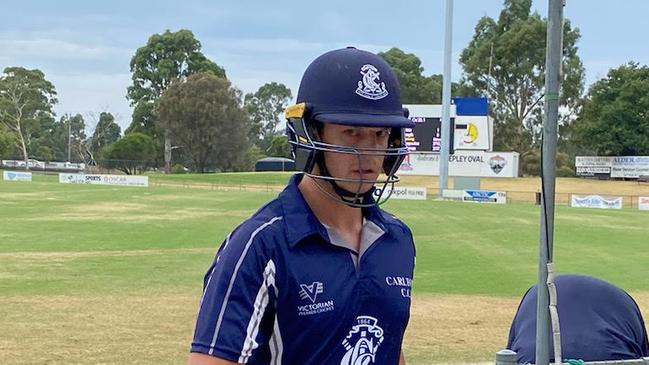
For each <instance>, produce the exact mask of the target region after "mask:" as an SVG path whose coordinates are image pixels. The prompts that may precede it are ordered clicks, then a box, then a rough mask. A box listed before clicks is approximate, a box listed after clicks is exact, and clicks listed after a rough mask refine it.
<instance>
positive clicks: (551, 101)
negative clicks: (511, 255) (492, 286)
mask: <svg viewBox="0 0 649 365" xmlns="http://www.w3.org/2000/svg"><path fill="white" fill-rule="evenodd" d="M563 1H564V0H549V6H548V29H547V49H546V56H545V70H546V72H545V121H544V123H543V146H542V149H543V151H542V155H543V159H542V160H543V162H542V164H543V171H542V179H543V183H542V186H543V191H542V192H541V235H540V240H539V281H538V284H537V285H538V301H537V307H536V310H537V312H536V362H535V363H536V364H537V365H547V364H549V361H550V360H549V359H550V343H549V339H550V311H549V309H548V305H549V293H548V288H547V286H546V281H547V276H548V271H547V263H548V262H552V245H553V233H554V199H555V175H556V153H557V119H558V116H559V87H560V83H561V80H560V70H561V54H562V50H561V25H562V19H563ZM561 361H562V359H555V362H558V363H561Z"/></svg>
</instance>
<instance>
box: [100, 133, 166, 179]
mask: <svg viewBox="0 0 649 365" xmlns="http://www.w3.org/2000/svg"><path fill="white" fill-rule="evenodd" d="M101 156H102V157H101V158H100V161H101V162H100V163H101V164H102V165H103V166H104V167H107V168H115V169H118V170H120V171H123V172H124V173H125V174H127V175H135V174H137V172H138V170H139V171H140V172H141V171H142V170H143V169H145V168H146V167H148V166H149V164H150V163H151V161H153V158H154V157H155V144H154V143H153V139H152V138H151V137H149V136H147V135H146V134H144V133H139V132H133V133H130V134H127V135H125V136H124V138H122V139H120V140H119V141H117V142H115V143H113V144H112V145H110V146H108V147H107V148H106V150H105V151H104V152H103V153H102V154H101Z"/></svg>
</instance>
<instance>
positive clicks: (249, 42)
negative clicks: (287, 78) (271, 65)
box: [203, 38, 327, 53]
mask: <svg viewBox="0 0 649 365" xmlns="http://www.w3.org/2000/svg"><path fill="white" fill-rule="evenodd" d="M326 47H327V45H326V44H325V43H320V42H304V41H300V40H297V39H287V38H274V39H214V38H212V39H207V40H205V41H203V50H205V49H219V50H227V51H236V52H244V53H245V52H255V53H257V52H263V53H287V52H309V51H314V50H320V49H324V48H326Z"/></svg>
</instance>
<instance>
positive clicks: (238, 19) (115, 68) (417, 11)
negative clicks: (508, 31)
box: [0, 0, 649, 130]
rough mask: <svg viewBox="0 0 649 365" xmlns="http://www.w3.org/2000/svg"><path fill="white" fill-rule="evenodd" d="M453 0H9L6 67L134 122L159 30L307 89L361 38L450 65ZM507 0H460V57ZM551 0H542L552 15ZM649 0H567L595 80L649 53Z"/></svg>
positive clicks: (237, 70)
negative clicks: (141, 74) (332, 54)
mask: <svg viewBox="0 0 649 365" xmlns="http://www.w3.org/2000/svg"><path fill="white" fill-rule="evenodd" d="M445 3H446V1H445V0H428V1H424V0H401V1H394V0H392V1H386V0H383V1H366V0H327V1H304V0H303V1H295V0H274V1H264V0H251V1H246V0H238V1H233V0H231V1H215V0H212V1H207V0H184V1H182V2H181V1H167V0H157V1H150V0H142V1H135V0H128V1H126V0H111V1H81V0H77V1H71V0H57V1H47V0H40V1H36V0H21V1H15V0H14V1H2V7H1V8H2V13H3V15H4V16H3V21H2V22H0V71H1V70H2V69H4V68H5V67H8V66H21V67H26V68H30V69H33V68H38V69H40V70H42V71H43V72H44V73H45V76H46V78H47V79H48V80H49V81H51V82H52V83H53V84H54V86H55V87H56V90H57V93H58V100H59V102H58V104H57V105H56V107H55V112H56V114H57V116H59V117H60V116H61V115H63V114H65V113H71V114H77V113H80V114H82V115H83V116H84V118H85V120H86V124H87V125H88V128H89V129H90V130H91V129H92V128H94V126H93V125H94V124H96V121H97V119H98V115H99V113H100V112H103V111H108V112H111V113H113V114H114V115H115V117H116V121H117V122H118V124H119V125H120V126H121V127H122V129H125V128H126V127H127V126H128V125H129V124H130V121H131V113H132V108H131V107H130V105H129V102H128V101H127V100H126V96H125V95H126V88H127V87H128V86H129V85H130V84H131V73H130V70H129V62H130V59H131V57H132V56H133V55H134V54H135V51H136V50H137V48H139V47H142V46H144V45H145V44H146V42H147V39H148V38H149V37H150V36H151V35H152V34H155V33H162V32H164V31H165V30H167V29H169V30H171V31H177V30H179V29H189V30H191V31H192V32H193V33H194V35H195V37H196V38H197V39H198V40H199V41H200V42H201V44H202V51H203V53H204V54H205V55H206V56H207V57H208V58H210V59H211V60H213V61H214V62H216V63H217V64H219V65H220V66H222V67H224V68H225V70H226V73H227V77H228V79H230V81H231V82H232V83H233V84H234V85H235V86H236V87H238V88H239V89H241V90H242V91H243V92H245V93H248V92H254V91H256V90H257V89H258V88H259V87H260V86H262V85H263V84H265V83H267V82H273V81H275V82H280V83H283V84H285V85H286V86H288V87H289V88H290V89H291V90H292V91H293V93H294V94H293V96H294V97H295V92H296V91H297V88H298V85H299V81H300V77H301V74H302V72H303V71H304V69H305V68H306V67H307V66H308V64H309V63H310V62H311V61H312V60H313V59H314V58H316V57H317V56H318V55H320V54H322V53H324V52H326V51H328V50H332V49H337V48H342V47H345V46H356V47H357V48H361V49H366V50H369V51H373V52H380V51H387V50H388V49H390V48H392V47H398V48H401V49H402V50H404V51H406V52H410V53H414V54H416V55H417V56H418V57H419V58H420V59H421V60H422V65H423V67H424V74H425V75H431V74H441V73H442V70H443V50H444V15H445ZM502 4H503V1H502V0H454V13H453V45H452V49H453V69H452V78H453V80H455V81H457V80H459V79H460V77H461V72H462V69H461V67H460V65H459V64H458V58H459V54H460V53H461V52H462V49H464V48H465V47H466V45H467V44H468V43H469V41H470V40H471V38H472V36H473V30H474V27H475V25H476V23H477V22H478V20H479V19H480V18H481V17H483V16H490V17H492V18H497V17H498V14H499V13H500V10H501V9H502ZM547 4H548V0H543V1H540V0H533V5H532V7H533V10H534V11H537V12H538V13H539V14H541V15H542V16H543V17H546V16H547ZM647 14H649V1H648V0H620V1H617V2H613V1H604V0H566V7H565V10H564V15H565V16H566V18H568V19H570V21H571V22H572V25H573V27H577V28H579V30H580V32H581V39H580V40H579V42H578V48H579V52H578V54H579V56H580V57H581V59H582V61H583V63H584V66H585V68H586V86H587V87H588V85H590V84H592V83H593V82H595V81H597V80H598V79H600V78H603V77H605V76H606V73H607V72H608V70H609V69H610V68H614V67H618V66H620V65H622V64H624V63H627V62H629V61H635V62H638V63H640V64H645V65H646V64H649V46H648V45H647V41H646V40H647V29H649V17H648V16H647Z"/></svg>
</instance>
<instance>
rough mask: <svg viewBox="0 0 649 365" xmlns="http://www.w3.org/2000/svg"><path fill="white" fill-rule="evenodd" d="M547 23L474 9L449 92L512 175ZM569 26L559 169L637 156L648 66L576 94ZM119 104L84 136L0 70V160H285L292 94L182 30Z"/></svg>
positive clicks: (131, 169) (434, 90) (642, 142)
mask: <svg viewBox="0 0 649 365" xmlns="http://www.w3.org/2000/svg"><path fill="white" fill-rule="evenodd" d="M546 28H547V19H545V18H543V17H541V16H540V15H539V14H538V13H535V12H532V11H531V0H504V2H503V8H502V10H501V12H500V14H499V16H498V18H497V19H494V18H491V17H488V16H484V17H482V18H481V19H480V20H479V21H478V23H477V24H476V26H475V29H474V35H473V38H472V39H471V41H470V42H469V44H468V45H467V46H466V47H465V48H464V49H463V51H462V52H461V54H460V59H459V61H460V65H461V66H462V77H461V79H460V81H459V82H457V83H453V84H452V94H453V96H486V97H487V98H488V99H489V102H490V114H491V117H492V118H493V120H494V128H495V133H494V150H496V151H504V152H506V151H516V152H519V153H520V157H521V166H522V173H523V174H527V175H537V174H538V173H539V171H540V167H539V160H540V145H541V142H542V141H541V130H542V123H543V107H544V105H543V100H544V95H543V89H544V83H545V70H544V68H545V48H546V44H545V43H546V36H545V35H546ZM579 38H580V32H579V29H578V28H574V27H573V26H572V24H571V22H570V21H569V20H568V19H566V21H565V23H564V28H563V65H562V86H561V95H560V101H561V108H560V127H559V141H558V142H559V144H558V146H559V156H558V158H557V162H558V173H559V175H567V176H569V175H572V174H573V170H574V156H576V155H579V154H587V155H649V113H647V110H649V87H648V86H649V68H648V67H647V66H644V65H640V64H637V63H634V62H629V63H627V64H624V65H620V66H619V67H617V68H613V69H611V70H610V71H609V72H608V74H607V76H606V77H604V78H602V79H600V80H598V81H596V82H595V83H594V84H593V85H592V86H591V87H590V89H589V90H588V91H587V92H586V93H584V78H585V69H584V66H583V63H582V60H581V59H580V57H579V55H578V41H579ZM379 55H380V56H382V57H383V58H384V59H385V60H386V61H387V62H388V63H389V64H390V65H391V66H392V67H393V68H394V70H395V72H396V75H397V77H398V79H399V81H400V84H401V95H402V98H403V102H404V104H423V103H426V104H429V103H432V104H438V103H441V90H442V76H441V75H439V74H432V75H425V74H424V68H423V67H422V63H421V60H420V59H419V57H418V56H417V55H415V54H413V53H407V52H404V51H403V50H401V49H399V48H396V47H395V48H391V49H389V50H386V51H384V52H380V53H379ZM130 71H131V73H132V84H131V85H130V86H129V87H128V89H127V96H126V97H127V99H128V100H129V101H130V103H131V106H133V115H132V120H131V123H130V125H129V127H128V128H126V130H125V131H124V134H123V135H122V133H121V130H120V128H119V126H118V125H117V124H116V123H115V121H114V117H113V115H112V114H111V113H109V112H103V113H100V115H99V118H98V120H96V121H93V122H95V124H96V126H95V129H94V132H93V133H92V135H91V136H86V135H85V130H86V124H85V123H86V121H85V120H84V118H83V117H82V116H81V115H64V116H61V117H60V118H59V119H58V120H56V119H55V116H54V113H53V112H52V108H53V106H54V105H55V104H56V102H57V100H56V90H55V87H54V85H53V84H52V83H50V82H49V81H47V79H46V77H45V75H44V74H43V73H42V72H41V71H40V70H28V69H25V68H21V67H8V68H5V69H4V72H3V73H2V74H1V75H0V156H6V157H15V158H17V157H19V158H22V159H25V160H27V159H28V158H36V159H41V160H59V161H80V162H86V163H91V164H92V163H97V164H99V165H103V166H105V167H108V168H116V169H120V170H122V171H124V172H125V173H127V174H132V173H137V172H138V171H142V170H143V169H147V168H149V167H152V166H158V167H160V166H165V164H166V165H167V167H169V165H170V161H171V163H173V164H177V166H176V168H175V169H176V170H179V171H180V170H182V169H183V168H184V167H185V166H188V167H190V168H191V169H192V170H194V171H197V172H206V171H244V170H250V169H252V168H253V165H254V163H255V161H257V160H258V159H259V158H261V157H264V156H280V157H288V156H289V148H288V141H287V139H286V136H285V135H284V131H283V130H282V123H281V122H282V117H281V112H282V110H283V109H284V108H285V107H286V106H287V105H288V103H289V102H291V100H292V98H293V95H292V93H291V90H290V89H289V88H287V87H286V86H285V85H283V84H280V83H276V82H269V83H267V84H265V85H263V86H261V87H260V88H259V89H258V90H257V91H256V92H254V93H249V94H245V95H244V94H243V93H242V92H241V90H239V89H238V88H236V86H234V85H232V83H231V82H230V81H229V80H228V78H227V75H226V70H225V69H224V68H223V67H221V66H219V65H218V64H216V63H215V62H214V61H212V60H210V59H208V58H207V57H206V56H205V55H204V54H203V53H202V50H201V43H200V42H199V40H197V39H196V38H195V36H194V35H193V33H192V32H191V31H190V30H185V29H183V30H179V31H176V32H171V31H169V30H167V31H166V32H164V33H162V34H154V35H152V36H151V37H150V38H149V40H148V42H147V43H146V44H145V45H143V46H142V47H140V48H138V49H137V50H136V52H135V54H134V56H133V57H132V59H131V62H130Z"/></svg>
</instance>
